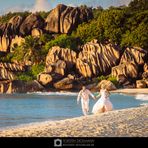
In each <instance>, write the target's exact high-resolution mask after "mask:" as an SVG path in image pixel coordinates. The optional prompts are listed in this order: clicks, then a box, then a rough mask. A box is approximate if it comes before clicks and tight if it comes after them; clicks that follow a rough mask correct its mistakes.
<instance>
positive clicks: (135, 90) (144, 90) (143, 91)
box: [110, 88, 148, 94]
mask: <svg viewBox="0 0 148 148" xmlns="http://www.w3.org/2000/svg"><path fill="white" fill-rule="evenodd" d="M110 92H111V93H126V94H148V88H141V89H140V88H127V89H117V90H112V91H110Z"/></svg>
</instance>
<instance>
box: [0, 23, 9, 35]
mask: <svg viewBox="0 0 148 148" xmlns="http://www.w3.org/2000/svg"><path fill="white" fill-rule="evenodd" d="M6 27H7V24H6V23H0V36H3V34H4V31H5V28H6Z"/></svg>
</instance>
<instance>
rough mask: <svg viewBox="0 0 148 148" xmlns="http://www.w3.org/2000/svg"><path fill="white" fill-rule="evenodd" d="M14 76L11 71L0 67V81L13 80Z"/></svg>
mask: <svg viewBox="0 0 148 148" xmlns="http://www.w3.org/2000/svg"><path fill="white" fill-rule="evenodd" d="M14 79H15V76H14V74H13V73H12V72H11V71H8V70H6V69H5V68H1V67H0V81H1V80H14Z"/></svg>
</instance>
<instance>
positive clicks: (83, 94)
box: [77, 86, 96, 116]
mask: <svg viewBox="0 0 148 148" xmlns="http://www.w3.org/2000/svg"><path fill="white" fill-rule="evenodd" d="M89 95H90V96H91V97H92V98H93V99H94V100H95V99H96V98H95V96H94V95H93V94H92V93H91V92H90V91H89V90H88V89H86V87H85V86H83V87H82V89H81V90H80V92H79V94H78V97H77V104H78V103H79V100H80V98H81V105H82V111H83V114H84V115H85V116H86V115H87V114H88V112H89Z"/></svg>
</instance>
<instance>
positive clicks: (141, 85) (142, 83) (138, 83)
mask: <svg viewBox="0 0 148 148" xmlns="http://www.w3.org/2000/svg"><path fill="white" fill-rule="evenodd" d="M146 85H147V84H146V82H145V81H144V80H137V81H136V87H137V88H146Z"/></svg>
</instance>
